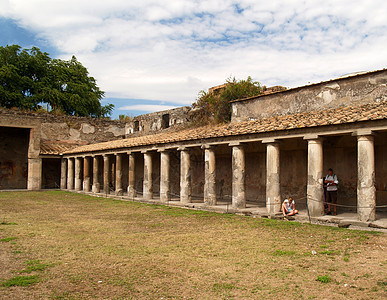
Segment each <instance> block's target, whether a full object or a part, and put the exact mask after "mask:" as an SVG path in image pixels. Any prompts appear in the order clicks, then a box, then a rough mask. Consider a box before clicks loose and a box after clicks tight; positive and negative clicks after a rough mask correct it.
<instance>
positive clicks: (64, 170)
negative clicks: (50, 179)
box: [60, 157, 67, 190]
mask: <svg viewBox="0 0 387 300" xmlns="http://www.w3.org/2000/svg"><path fill="white" fill-rule="evenodd" d="M66 181H67V158H64V157H62V160H61V162H60V189H61V190H65V189H66Z"/></svg>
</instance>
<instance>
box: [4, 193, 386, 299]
mask: <svg viewBox="0 0 387 300" xmlns="http://www.w3.org/2000/svg"><path fill="white" fill-rule="evenodd" d="M386 249H387V235H386V234H384V233H378V232H367V231H353V230H348V229H341V228H334V227H324V226H318V225H309V224H300V223H294V222H289V221H276V220H269V219H259V218H256V219H254V218H251V217H243V216H237V215H226V214H216V213H210V212H200V211H194V210H185V209H179V208H170V207H167V206H157V205H147V204H141V203H135V202H124V201H117V200H112V199H105V198H97V197H91V196H85V195H80V194H72V193H67V192H57V191H52V192H13V193H9V192H1V193H0V295H1V297H0V298H2V299H34V298H35V299H37V298H46V299H47V298H48V299H85V298H86V299H88V298H102V299H251V298H253V299H260V298H265V299H266V298H269V299H278V298H287V299H346V298H354V299H382V298H384V299H385V297H386V296H387V292H386V288H387V272H386V267H387V255H386V253H387V252H386Z"/></svg>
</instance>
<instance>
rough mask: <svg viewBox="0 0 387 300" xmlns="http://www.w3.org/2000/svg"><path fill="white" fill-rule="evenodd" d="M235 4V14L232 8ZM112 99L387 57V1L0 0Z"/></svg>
mask: <svg viewBox="0 0 387 300" xmlns="http://www.w3.org/2000/svg"><path fill="white" fill-rule="evenodd" d="M236 4H238V9H240V11H239V12H238V9H237V7H236V6H235V5H236ZM0 7H2V9H1V10H0V16H3V17H7V18H12V19H14V20H15V21H16V22H17V23H18V24H19V26H22V27H23V28H26V29H28V30H32V31H34V32H36V33H37V35H38V37H39V38H42V39H46V40H48V41H49V42H50V43H51V44H53V45H54V46H56V47H57V48H58V49H59V50H60V51H61V52H62V57H63V58H69V57H70V56H71V55H72V54H75V55H76V56H77V57H78V59H79V60H80V61H81V62H82V63H83V64H84V65H85V66H86V67H87V68H88V69H89V71H90V72H91V74H92V75H93V76H94V77H95V78H96V79H97V81H98V83H99V85H100V86H101V88H102V89H103V90H105V91H106V95H107V96H109V97H117V98H136V99H153V100H164V101H169V102H174V103H178V104H190V103H192V102H193V101H194V100H195V98H196V96H197V93H198V92H199V90H201V89H207V88H208V87H210V86H213V85H217V84H220V83H222V82H223V81H224V80H225V79H226V78H227V77H229V76H230V75H234V76H236V77H237V78H242V77H247V76H248V75H251V76H252V77H254V79H256V80H259V81H261V82H262V83H263V84H266V85H271V84H281V85H285V86H296V85H304V84H307V83H308V82H314V81H321V80H326V79H330V78H334V77H336V76H339V75H341V74H343V73H350V72H354V71H359V70H373V69H379V68H384V67H386V65H387V56H386V55H385V54H386V50H385V49H386V48H387V36H386V34H385V32H386V31H387V19H386V12H387V1H384V0H372V1H353V0H352V1H349V0H341V1H334V0H325V1H303V0H293V1H286V2H285V1H266V0H265V1H264V0H261V1H258V0H240V1H235V0H222V1H221V0H207V1H205V0H168V1H162V2H160V1H156V0H142V1H122V0H110V1H102V0H94V1H91V0H90V1H86V0H84V1H78V0H77V1H75V0H66V1H65V0H57V1H52V0H29V1H25V0H9V1H4V0H0Z"/></svg>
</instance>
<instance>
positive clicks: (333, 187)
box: [325, 174, 339, 192]
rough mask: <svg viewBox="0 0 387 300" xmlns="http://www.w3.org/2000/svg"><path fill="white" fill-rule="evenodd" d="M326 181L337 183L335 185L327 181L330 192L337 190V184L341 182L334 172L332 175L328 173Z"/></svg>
mask: <svg viewBox="0 0 387 300" xmlns="http://www.w3.org/2000/svg"><path fill="white" fill-rule="evenodd" d="M325 181H333V182H334V183H336V185H334V184H332V183H327V191H328V192H334V191H337V185H338V184H339V180H338V179H337V176H336V174H333V175H332V176H331V175H329V174H328V175H327V176H326V177H325Z"/></svg>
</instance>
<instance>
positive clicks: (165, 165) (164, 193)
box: [160, 150, 170, 202]
mask: <svg viewBox="0 0 387 300" xmlns="http://www.w3.org/2000/svg"><path fill="white" fill-rule="evenodd" d="M169 175H170V155H169V151H167V150H163V151H160V201H161V202H168V200H169V180H170V179H169Z"/></svg>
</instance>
